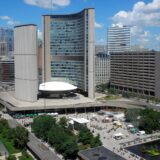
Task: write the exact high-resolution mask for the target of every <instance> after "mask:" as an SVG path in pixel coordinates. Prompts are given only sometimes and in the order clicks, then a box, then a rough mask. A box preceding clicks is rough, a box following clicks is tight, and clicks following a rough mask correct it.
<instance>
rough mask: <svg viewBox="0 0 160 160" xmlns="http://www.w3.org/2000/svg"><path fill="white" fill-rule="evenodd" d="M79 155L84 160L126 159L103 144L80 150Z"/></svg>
mask: <svg viewBox="0 0 160 160" xmlns="http://www.w3.org/2000/svg"><path fill="white" fill-rule="evenodd" d="M78 155H79V156H80V157H81V158H82V159H83V160H124V158H122V157H120V156H119V155H117V154H115V153H114V152H112V151H110V150H108V149H107V148H105V147H103V146H100V147H96V148H91V149H87V150H84V151H80V152H78Z"/></svg>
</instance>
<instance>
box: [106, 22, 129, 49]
mask: <svg viewBox="0 0 160 160" xmlns="http://www.w3.org/2000/svg"><path fill="white" fill-rule="evenodd" d="M129 50H130V28H129V27H128V26H123V25H121V24H117V25H112V27H109V28H108V29H107V51H108V52H124V51H129Z"/></svg>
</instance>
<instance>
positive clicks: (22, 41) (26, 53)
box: [14, 24, 38, 102]
mask: <svg viewBox="0 0 160 160" xmlns="http://www.w3.org/2000/svg"><path fill="white" fill-rule="evenodd" d="M14 37H15V41H14V46H15V49H14V57H15V96H16V98H17V99H20V100H24V101H29V102H34V101H37V94H38V65H37V47H38V45H37V26H36V25H34V24H27V25H20V26H16V27H15V29H14Z"/></svg>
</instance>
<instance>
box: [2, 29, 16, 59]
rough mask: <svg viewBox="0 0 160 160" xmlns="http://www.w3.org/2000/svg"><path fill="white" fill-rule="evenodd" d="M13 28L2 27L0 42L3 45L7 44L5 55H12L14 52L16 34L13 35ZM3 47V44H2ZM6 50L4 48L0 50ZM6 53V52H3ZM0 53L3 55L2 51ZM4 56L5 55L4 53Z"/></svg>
mask: <svg viewBox="0 0 160 160" xmlns="http://www.w3.org/2000/svg"><path fill="white" fill-rule="evenodd" d="M13 34H14V33H13V29H9V28H0V43H1V45H2V44H3V45H4V44H5V46H6V49H5V50H6V52H5V53H6V54H7V55H5V56H8V55H11V54H12V52H13V48H14V45H13V44H14V36H13ZM1 47H2V46H1ZM1 51H4V50H0V52H1ZM3 53H4V52H3ZM0 55H2V54H1V53H0ZM3 56H4V55H3Z"/></svg>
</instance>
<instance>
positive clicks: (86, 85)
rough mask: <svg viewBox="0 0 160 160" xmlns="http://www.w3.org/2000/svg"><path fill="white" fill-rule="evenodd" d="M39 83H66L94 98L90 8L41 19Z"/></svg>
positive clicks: (92, 35)
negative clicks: (41, 61)
mask: <svg viewBox="0 0 160 160" xmlns="http://www.w3.org/2000/svg"><path fill="white" fill-rule="evenodd" d="M43 37H44V47H43V48H44V49H43V53H44V54H43V60H44V61H43V65H42V67H43V81H54V80H59V81H66V82H69V83H71V84H73V85H75V86H77V87H78V89H80V90H81V91H83V92H85V93H87V94H88V97H90V98H93V97H94V81H95V80H94V78H95V76H94V74H95V47H94V9H93V8H88V9H84V10H83V11H81V12H79V13H75V14H69V15H44V16H43Z"/></svg>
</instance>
